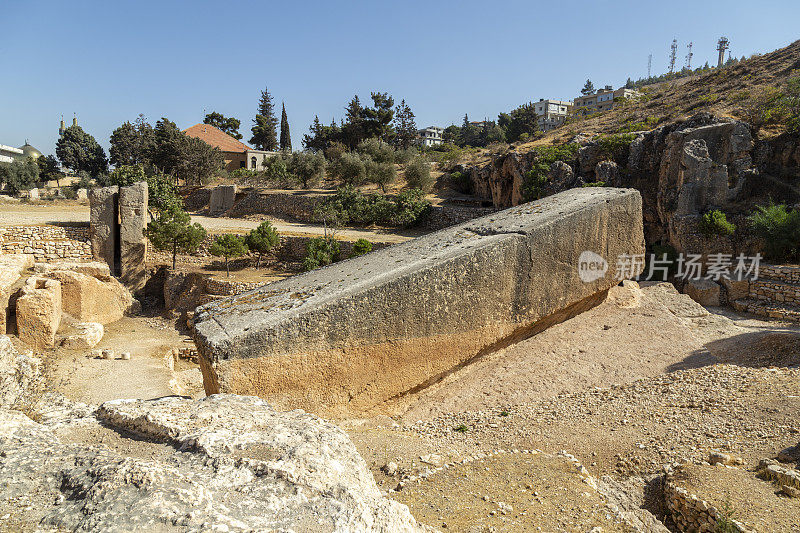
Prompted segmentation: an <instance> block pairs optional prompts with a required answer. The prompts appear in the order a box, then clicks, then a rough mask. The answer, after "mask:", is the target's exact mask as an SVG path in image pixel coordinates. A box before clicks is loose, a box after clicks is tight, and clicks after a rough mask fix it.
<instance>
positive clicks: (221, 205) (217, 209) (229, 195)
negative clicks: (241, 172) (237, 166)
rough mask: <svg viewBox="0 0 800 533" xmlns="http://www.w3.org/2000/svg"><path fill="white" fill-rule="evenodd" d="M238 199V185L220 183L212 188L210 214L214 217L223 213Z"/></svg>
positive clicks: (209, 204) (209, 205) (209, 203)
mask: <svg viewBox="0 0 800 533" xmlns="http://www.w3.org/2000/svg"><path fill="white" fill-rule="evenodd" d="M235 201H236V185H218V186H216V187H214V188H213V189H211V199H210V200H209V202H208V214H209V215H211V216H212V217H215V216H218V215H222V214H223V213H226V212H227V211H228V210H230V209H231V208H232V207H233V204H234V202H235Z"/></svg>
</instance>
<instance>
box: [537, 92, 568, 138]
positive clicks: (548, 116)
mask: <svg viewBox="0 0 800 533" xmlns="http://www.w3.org/2000/svg"><path fill="white" fill-rule="evenodd" d="M533 106H534V110H535V111H536V114H537V115H539V119H538V123H539V130H540V131H550V130H553V129H556V128H557V127H559V126H560V125H562V124H563V123H564V121H565V120H566V118H567V116H568V115H569V114H570V112H571V111H572V102H565V101H562V100H545V99H544V98H541V99H540V100H539V101H538V102H536V103H535V104H533Z"/></svg>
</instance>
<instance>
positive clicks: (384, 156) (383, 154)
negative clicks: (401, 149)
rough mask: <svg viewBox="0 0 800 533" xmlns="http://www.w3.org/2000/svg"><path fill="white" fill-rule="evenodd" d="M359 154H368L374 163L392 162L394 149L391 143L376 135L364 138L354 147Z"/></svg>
mask: <svg viewBox="0 0 800 533" xmlns="http://www.w3.org/2000/svg"><path fill="white" fill-rule="evenodd" d="M356 150H357V151H358V153H359V154H361V155H365V156H369V157H370V158H372V160H373V161H375V162H376V163H394V160H395V151H394V148H392V145H390V144H389V143H386V142H383V141H381V140H380V139H378V138H377V137H370V138H369V139H364V140H363V141H361V142H360V143H359V144H358V147H357V148H356Z"/></svg>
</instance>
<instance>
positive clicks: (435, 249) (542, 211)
mask: <svg viewBox="0 0 800 533" xmlns="http://www.w3.org/2000/svg"><path fill="white" fill-rule="evenodd" d="M584 252H589V253H591V254H595V256H592V257H594V258H592V257H590V259H591V261H586V265H581V266H582V267H586V268H587V269H589V268H591V269H592V272H593V276H590V277H589V278H587V281H583V280H582V278H581V276H580V274H579V258H580V260H581V261H583V257H582V254H583V253H584ZM642 253H644V238H643V233H642V213H641V197H640V195H639V193H638V192H636V191H633V190H624V189H612V188H583V189H574V190H571V191H567V192H564V193H561V194H558V195H555V196H551V197H548V198H545V199H544V200H540V201H537V202H532V203H529V204H524V205H521V206H518V207H516V208H512V209H508V210H506V211H502V212H498V213H495V214H493V215H490V216H488V217H484V218H480V219H475V220H473V221H471V222H468V223H465V224H461V225H457V226H453V227H451V228H448V229H445V230H442V231H439V232H435V233H432V234H429V235H426V236H424V237H420V238H418V239H414V240H412V241H408V242H405V243H402V244H399V245H395V246H391V247H389V248H385V249H382V250H379V251H377V252H373V253H371V254H368V255H365V256H361V257H358V258H353V259H350V260H347V261H343V262H340V263H335V264H333V265H331V266H329V267H326V268H323V269H320V270H317V271H313V272H309V273H306V274H303V275H300V276H295V277H293V278H290V279H287V280H283V281H280V282H276V283H273V284H270V285H268V286H265V287H262V288H259V289H256V290H254V291H251V292H248V293H243V294H240V295H236V296H233V297H230V298H225V299H223V300H220V301H218V302H214V303H211V304H207V305H205V306H202V307H199V308H198V309H197V311H196V313H195V324H194V326H195V343H196V344H197V346H198V350H199V352H200V355H201V357H200V365H201V369H202V371H203V379H204V385H205V389H206V392H207V393H208V394H213V393H217V392H234V393H240V394H256V395H258V396H261V397H263V398H265V399H268V400H270V401H271V403H273V404H275V405H277V406H280V407H301V408H304V409H308V410H317V411H320V412H350V411H353V412H357V411H362V410H367V409H370V408H372V407H375V406H376V405H378V404H379V403H381V402H384V401H386V400H389V399H391V398H395V397H398V396H400V395H403V394H404V393H407V392H409V391H413V390H414V389H416V388H420V387H425V386H426V385H427V384H430V383H433V382H435V381H436V380H438V379H440V378H441V377H443V376H444V375H446V374H447V373H448V372H450V371H451V370H453V369H454V368H456V367H458V366H459V365H462V364H465V363H467V362H469V361H470V360H472V359H474V358H476V357H480V356H481V355H483V354H486V353H490V352H492V351H494V350H496V349H498V348H500V347H502V346H505V345H507V344H508V343H510V342H513V341H514V340H518V339H520V338H524V337H525V336H528V335H530V334H532V333H534V332H535V331H536V330H537V328H543V327H546V325H547V324H549V323H552V322H553V321H557V320H561V319H563V318H566V317H568V316H571V314H574V313H577V312H579V311H580V310H582V309H585V308H587V307H588V306H591V305H593V304H594V302H595V300H599V299H601V298H602V295H603V294H604V291H606V290H608V289H609V288H610V287H612V286H613V285H616V284H617V283H619V279H617V278H623V277H632V276H636V275H637V274H638V273H639V271H640V270H641V268H642V266H641V265H637V266H633V267H632V268H630V269H628V270H629V271H627V272H626V271H625V270H626V269H625V267H624V266H620V263H619V262H618V257H619V256H625V255H631V254H642ZM600 254H602V255H600ZM597 256H599V260H598V259H597ZM584 257H585V256H584ZM603 261H605V262H606V264H605V265H603V264H602V262H603ZM589 263H591V265H590V264H589Z"/></svg>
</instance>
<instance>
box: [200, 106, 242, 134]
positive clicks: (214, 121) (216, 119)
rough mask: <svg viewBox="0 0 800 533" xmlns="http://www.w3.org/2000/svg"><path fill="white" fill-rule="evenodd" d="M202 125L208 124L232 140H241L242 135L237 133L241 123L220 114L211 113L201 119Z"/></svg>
mask: <svg viewBox="0 0 800 533" xmlns="http://www.w3.org/2000/svg"><path fill="white" fill-rule="evenodd" d="M203 124H209V125H211V126H214V127H215V128H219V129H221V130H222V131H224V132H225V133H227V134H228V135H230V136H231V137H233V138H234V139H241V138H242V134H241V133H239V127H240V126H241V125H242V122H241V121H240V120H239V119H236V118H233V117H226V116H225V115H223V114H222V113H217V112H216V111H212V112H211V113H209V114H207V115H206V116H205V117H204V118H203Z"/></svg>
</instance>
